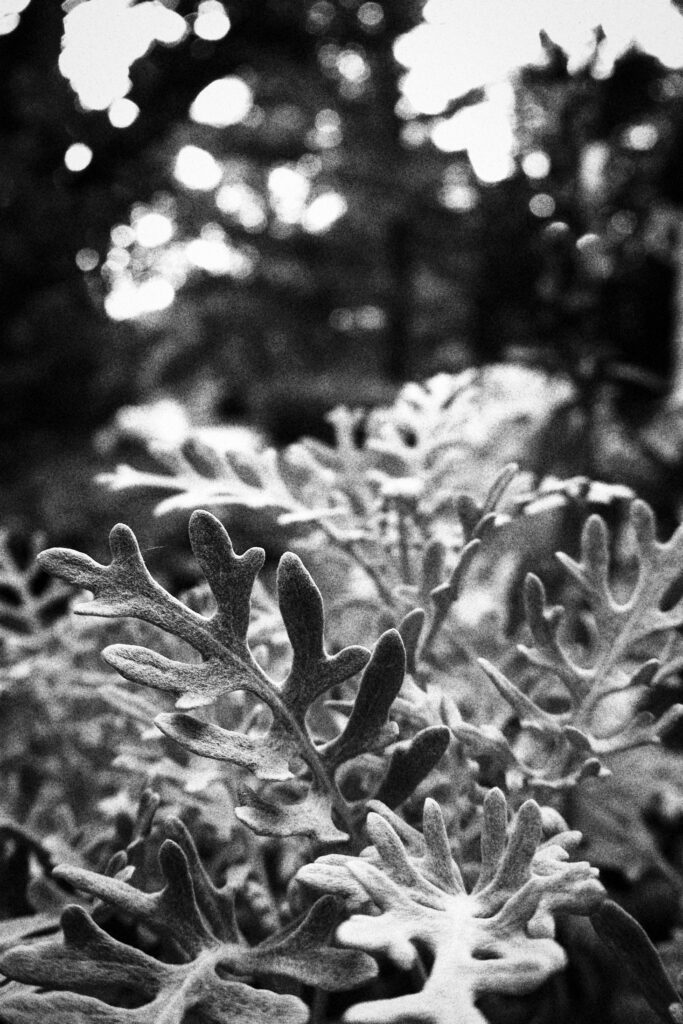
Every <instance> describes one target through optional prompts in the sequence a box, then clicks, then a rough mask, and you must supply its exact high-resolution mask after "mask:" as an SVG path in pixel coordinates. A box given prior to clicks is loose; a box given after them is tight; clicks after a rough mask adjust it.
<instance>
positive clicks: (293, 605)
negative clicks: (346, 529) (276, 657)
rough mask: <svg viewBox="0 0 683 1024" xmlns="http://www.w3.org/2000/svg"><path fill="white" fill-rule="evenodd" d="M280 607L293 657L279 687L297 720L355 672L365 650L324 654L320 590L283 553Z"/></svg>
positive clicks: (295, 560)
mask: <svg viewBox="0 0 683 1024" xmlns="http://www.w3.org/2000/svg"><path fill="white" fill-rule="evenodd" d="M278 593H279V598H280V611H281V614H282V618H283V621H284V624H285V627H286V629H287V634H288V636H289V639H290V642H291V644H292V649H293V651H294V659H293V662H292V667H291V670H290V673H289V676H288V677H287V679H286V681H285V683H284V685H283V687H282V700H283V702H284V704H285V705H286V707H287V708H288V710H289V711H290V712H291V713H292V714H293V715H294V717H295V718H296V719H297V721H299V722H302V721H303V718H304V716H305V713H306V711H307V709H308V708H309V707H310V705H311V704H312V703H313V702H314V701H315V700H317V698H318V697H320V696H321V695H322V694H323V693H326V692H327V690H329V689H330V688H331V687H332V686H336V685H337V684H338V683H341V682H343V681H344V680H345V679H348V678H349V677H350V676H353V675H355V674H356V672H359V671H360V670H361V669H362V668H363V666H364V665H365V664H366V663H367V661H368V658H369V654H368V651H367V650H366V649H365V648H364V647H346V648H344V650H343V651H340V652H339V653H338V654H335V655H332V656H330V655H328V654H327V652H326V651H325V646H324V642H323V627H324V616H323V602H322V597H321V596H320V591H319V590H318V588H317V587H316V585H315V583H314V582H313V579H312V578H311V576H310V574H309V573H308V571H307V570H306V568H305V566H304V565H303V563H302V561H301V560H300V559H299V558H297V556H296V555H294V554H292V553H291V552H288V553H287V554H285V555H283V557H282V559H281V560H280V565H279V567H278Z"/></svg>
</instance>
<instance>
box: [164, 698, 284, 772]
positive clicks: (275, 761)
mask: <svg viewBox="0 0 683 1024" xmlns="http://www.w3.org/2000/svg"><path fill="white" fill-rule="evenodd" d="M154 724H155V725H156V726H157V727H158V728H159V729H161V731H162V732H163V733H164V735H165V736H170V738H171V739H172V740H176V742H177V743H180V744H181V746H183V747H185V748H186V749H187V750H191V751H192V752H193V753H195V754H201V756H202V757H210V758H213V759H215V760H217V761H230V762H231V763H232V764H236V765H239V766H240V767H241V768H246V769H247V770H248V771H250V772H253V773H254V775H256V777H257V778H259V779H271V780H274V779H290V778H292V773H291V772H290V770H289V766H288V759H287V757H286V756H283V753H282V751H281V750H279V749H278V747H277V746H276V745H275V744H274V743H273V741H272V739H271V738H269V737H264V738H261V739H253V738H252V737H249V736H245V735H244V733H241V732H229V731H228V730H227V729H222V728H221V727H220V726H218V725H212V724H210V723H208V722H200V721H199V720H198V719H197V718H192V716H191V715H181V714H162V715H157V717H156V718H155V719H154Z"/></svg>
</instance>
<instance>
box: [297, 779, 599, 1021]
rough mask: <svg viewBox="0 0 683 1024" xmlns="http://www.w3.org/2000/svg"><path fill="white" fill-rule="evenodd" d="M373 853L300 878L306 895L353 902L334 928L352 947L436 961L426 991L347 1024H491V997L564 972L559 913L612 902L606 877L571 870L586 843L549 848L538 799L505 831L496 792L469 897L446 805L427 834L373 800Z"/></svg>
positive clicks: (355, 1011) (321, 865) (563, 842)
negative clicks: (486, 1007) (484, 1000)
mask: <svg viewBox="0 0 683 1024" xmlns="http://www.w3.org/2000/svg"><path fill="white" fill-rule="evenodd" d="M373 807H374V810H373V811H372V812H371V813H370V814H369V815H368V821H367V831H368V835H369V837H370V839H371V840H372V845H371V846H370V847H368V849H366V850H364V851H363V853H362V854H361V856H359V857H351V856H345V855H341V854H331V855H328V856H324V857H320V858H318V860H317V861H315V862H314V863H313V864H310V865H307V866H305V867H304V868H302V869H301V870H300V871H299V874H298V879H299V881H300V882H302V883H304V884H305V885H307V886H309V887H311V888H313V889H315V890H318V891H324V892H332V893H335V894H337V895H339V896H342V897H344V898H345V899H346V902H347V906H348V908H349V909H350V910H351V911H353V913H352V915H351V917H350V918H349V919H348V920H347V921H345V922H344V923H343V924H341V925H340V926H339V928H338V929H337V941H338V942H339V943H340V944H341V945H343V946H346V947H349V948H352V949H358V950H364V951H366V952H368V953H371V954H373V955H375V956H377V955H380V954H383V955H384V956H386V957H388V958H389V960H391V961H392V962H393V963H394V964H395V965H396V966H397V967H398V968H400V969H402V970H406V971H407V970H411V969H412V968H415V967H416V965H419V964H420V963H421V958H422V956H423V955H424V954H427V957H428V959H429V961H431V969H430V971H429V974H428V976H427V978H426V981H425V984H424V987H423V988H422V990H421V991H420V992H417V993H414V994H411V995H405V996H398V997H396V998H393V999H380V1000H377V1001H376V1002H366V1003H359V1004H357V1005H355V1006H354V1007H352V1008H351V1009H350V1010H349V1011H347V1013H346V1015H345V1018H344V1020H345V1022H347V1024H399V1022H403V1021H407V1020H410V1021H420V1022H424V1024H483V1022H484V1021H485V1018H484V1016H483V1015H482V1013H481V1012H480V1010H479V1009H478V1008H477V1002H478V1001H479V1000H480V998H481V997H482V996H484V995H486V994H490V993H497V994H504V995H524V994H526V993H529V992H533V991H534V990H535V989H537V988H538V987H539V986H540V985H541V984H543V982H545V981H546V980H547V979H548V978H550V977H552V975H554V974H555V973H557V972H558V971H560V970H562V968H563V967H564V966H565V964H566V962H567V957H566V953H565V951H564V949H563V948H562V946H561V945H560V944H559V943H558V942H557V940H556V938H555V917H556V915H557V914H567V913H572V914H588V913H591V912H592V911H594V910H596V909H597V907H598V906H599V905H600V903H601V902H602V900H603V897H604V890H603V888H602V886H601V884H600V882H599V881H598V878H597V869H595V868H592V867H591V866H590V865H589V864H588V863H586V862H572V861H570V859H569V852H570V851H571V850H572V849H574V847H575V846H576V845H577V843H578V842H579V841H580V839H581V834H580V833H578V832H562V833H559V834H558V835H555V836H554V837H553V838H552V839H550V840H547V841H545V842H543V841H542V835H543V831H542V815H541V809H540V807H539V806H538V804H537V803H536V802H535V801H533V800H529V801H527V802H526V803H525V804H523V805H522V807H521V808H520V810H519V812H518V813H517V815H516V817H515V819H514V821H513V824H512V827H511V830H510V833H509V835H508V832H507V804H506V801H505V797H504V796H503V794H502V792H501V791H500V790H497V789H494V790H492V791H491V792H490V793H489V794H488V795H487V797H486V800H485V802H484V809H483V822H482V837H481V869H480V873H479V877H478V880H477V882H476V884H475V885H474V887H473V888H472V890H471V891H469V892H468V891H467V888H466V886H465V882H464V881H463V876H462V873H461V871H460V868H459V867H458V865H457V863H456V862H455V860H454V859H453V857H452V854H451V849H450V844H449V839H448V835H447V833H446V828H445V825H444V820H443V816H442V813H441V809H440V807H439V805H438V804H437V803H436V802H435V801H433V800H427V801H426V802H425V806H424V816H423V832H422V834H420V833H419V832H418V831H417V830H415V829H413V828H412V827H410V826H409V825H407V824H406V823H405V822H403V821H401V819H399V818H398V817H397V816H396V815H394V814H393V813H392V812H391V811H389V810H388V808H386V807H384V806H382V805H381V804H379V803H377V802H375V803H374V804H373Z"/></svg>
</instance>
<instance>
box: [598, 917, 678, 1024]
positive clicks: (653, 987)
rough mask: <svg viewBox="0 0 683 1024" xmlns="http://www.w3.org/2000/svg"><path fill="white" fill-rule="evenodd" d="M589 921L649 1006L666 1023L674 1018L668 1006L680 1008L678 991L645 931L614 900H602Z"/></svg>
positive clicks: (668, 1023)
mask: <svg viewBox="0 0 683 1024" xmlns="http://www.w3.org/2000/svg"><path fill="white" fill-rule="evenodd" d="M591 923H592V925H593V927H594V928H595V930H596V932H597V933H598V935H599V936H600V938H601V939H602V941H603V942H605V943H606V944H607V945H608V946H609V948H610V949H611V951H612V952H613V953H614V955H615V956H616V957H618V960H619V969H620V970H622V971H623V972H624V974H625V975H626V976H627V977H628V978H629V979H630V980H631V981H632V982H633V983H634V984H635V985H636V986H637V987H638V989H639V990H640V992H641V993H642V995H643V996H644V997H645V999H646V1000H647V1002H648V1004H649V1006H650V1007H651V1008H652V1009H653V1010H654V1011H655V1013H657V1014H658V1015H659V1016H660V1017H661V1019H662V1020H663V1021H666V1022H667V1024H670V1022H671V1021H672V1020H673V1019H674V1017H673V1015H672V1013H671V1006H672V1005H673V1006H676V1007H681V1006H682V1004H681V1000H680V997H679V995H678V992H677V991H676V989H675V988H674V986H673V985H672V984H671V981H670V980H669V976H668V974H667V973H666V970H665V968H664V965H663V964H662V961H661V959H660V957H659V954H658V952H657V950H656V949H655V947H654V946H653V945H652V943H651V942H650V939H649V938H648V936H647V933H646V932H645V930H644V929H643V928H642V927H641V926H640V925H639V924H638V922H637V921H636V920H635V919H634V918H632V917H631V915H630V914H629V913H627V911H625V910H624V909H623V908H622V907H620V906H619V904H618V903H615V902H614V901H613V900H605V901H604V902H603V903H602V904H601V906H600V907H598V909H597V910H596V911H595V913H593V914H591Z"/></svg>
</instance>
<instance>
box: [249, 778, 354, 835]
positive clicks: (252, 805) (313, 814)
mask: <svg viewBox="0 0 683 1024" xmlns="http://www.w3.org/2000/svg"><path fill="white" fill-rule="evenodd" d="M240 797H241V799H242V801H243V803H242V806H240V807H236V808H235V814H236V816H237V817H238V818H239V820H240V821H241V822H243V823H244V824H245V825H248V826H249V828H250V829H252V830H253V831H254V832H256V833H257V835H262V836H310V837H311V838H313V839H317V840H318V842H321V843H340V842H345V841H346V840H347V839H348V835H347V834H346V833H345V832H342V831H340V830H339V829H338V828H336V826H335V825H334V824H333V822H332V803H331V800H330V797H329V795H328V794H327V793H321V792H319V791H318V790H316V789H314V788H311V789H310V790H309V791H308V794H307V796H306V797H305V798H304V799H303V800H301V801H299V802H298V803H293V804H285V803H282V802H281V801H278V802H274V801H272V800H267V799H264V798H263V797H261V796H259V794H258V793H256V792H254V790H253V789H251V788H250V787H248V786H244V787H243V788H242V790H241V791H240Z"/></svg>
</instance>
